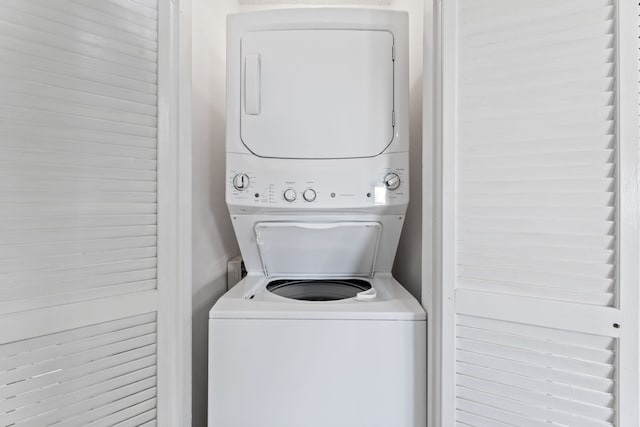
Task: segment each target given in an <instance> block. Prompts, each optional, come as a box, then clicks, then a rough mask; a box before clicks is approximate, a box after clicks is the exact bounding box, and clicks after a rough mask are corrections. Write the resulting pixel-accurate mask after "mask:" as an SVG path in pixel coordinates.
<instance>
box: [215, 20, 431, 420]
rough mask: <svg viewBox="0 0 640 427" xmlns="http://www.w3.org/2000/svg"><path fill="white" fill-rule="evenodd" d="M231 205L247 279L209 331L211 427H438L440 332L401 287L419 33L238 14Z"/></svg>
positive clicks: (230, 35) (230, 131)
mask: <svg viewBox="0 0 640 427" xmlns="http://www.w3.org/2000/svg"><path fill="white" fill-rule="evenodd" d="M227 24H228V30H227V166H226V168H227V170H226V176H227V183H226V185H227V187H226V201H227V204H228V207H229V211H230V214H231V218H232V223H233V226H234V230H235V233H236V236H237V239H238V243H239V245H240V250H241V252H242V256H243V258H244V262H245V265H246V268H247V273H248V274H247V277H245V278H244V279H243V280H242V281H241V282H240V283H239V284H237V285H236V286H235V287H233V288H232V289H231V290H229V291H228V292H227V293H226V294H225V295H224V296H222V297H221V298H220V299H219V300H218V302H217V303H216V304H215V305H214V307H213V308H212V309H211V312H210V320H209V336H210V344H209V426H210V427H329V426H330V427H424V425H425V424H426V413H425V412H426V366H425V365H426V322H425V313H424V311H423V309H422V308H421V306H420V304H419V303H418V302H417V301H416V300H415V299H414V298H413V297H412V296H411V295H410V294H409V293H408V292H407V291H406V290H405V289H404V288H403V287H402V286H401V285H400V284H399V283H398V282H397V281H396V280H395V279H394V278H393V277H392V276H391V268H392V266H393V261H394V258H395V253H396V249H397V245H398V240H399V238H400V232H401V229H402V224H403V221H404V215H405V212H406V208H407V203H408V201H409V174H408V164H409V152H408V148H409V124H408V115H409V114H408V40H407V38H408V33H407V27H408V19H407V15H406V13H402V12H393V11H383V10H367V9H342V8H340V9H338V8H313V9H284V10H272V11H262V12H253V13H245V14H238V15H231V16H229V18H228V22H227Z"/></svg>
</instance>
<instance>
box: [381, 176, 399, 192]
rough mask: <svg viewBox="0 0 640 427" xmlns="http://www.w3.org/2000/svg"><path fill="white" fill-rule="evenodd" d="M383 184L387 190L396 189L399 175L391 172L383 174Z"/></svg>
mask: <svg viewBox="0 0 640 427" xmlns="http://www.w3.org/2000/svg"><path fill="white" fill-rule="evenodd" d="M384 186H385V187H387V190H391V191H394V190H397V189H398V188H399V187H400V177H399V176H398V174H397V173H394V172H391V173H388V174H386V175H385V176H384Z"/></svg>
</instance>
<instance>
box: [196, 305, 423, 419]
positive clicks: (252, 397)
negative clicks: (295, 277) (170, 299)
mask: <svg viewBox="0 0 640 427" xmlns="http://www.w3.org/2000/svg"><path fill="white" fill-rule="evenodd" d="M321 304H322V303H321ZM361 304H368V303H361ZM425 365H426V322H425V321H398V320H391V321H384V320H282V319H211V320H209V375H210V377H209V426H210V427H218V426H226V427H231V426H233V427H235V426H237V427H301V426H304V427H327V426H331V427H424V425H425V424H426V405H425V402H426V366H425Z"/></svg>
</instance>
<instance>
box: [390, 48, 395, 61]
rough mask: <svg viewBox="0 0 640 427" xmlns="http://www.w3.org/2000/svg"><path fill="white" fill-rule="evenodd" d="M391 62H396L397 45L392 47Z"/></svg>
mask: <svg viewBox="0 0 640 427" xmlns="http://www.w3.org/2000/svg"><path fill="white" fill-rule="evenodd" d="M391 60H392V61H395V60H396V46H395V45H393V46H391Z"/></svg>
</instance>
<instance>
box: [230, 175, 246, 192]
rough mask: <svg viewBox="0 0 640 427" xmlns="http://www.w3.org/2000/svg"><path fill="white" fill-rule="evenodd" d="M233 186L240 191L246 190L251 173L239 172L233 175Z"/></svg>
mask: <svg viewBox="0 0 640 427" xmlns="http://www.w3.org/2000/svg"><path fill="white" fill-rule="evenodd" d="M233 188H235V189H236V190H238V191H242V190H246V189H247V188H249V175H247V174H246V173H239V174H237V175H236V176H234V177H233Z"/></svg>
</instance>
